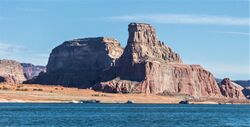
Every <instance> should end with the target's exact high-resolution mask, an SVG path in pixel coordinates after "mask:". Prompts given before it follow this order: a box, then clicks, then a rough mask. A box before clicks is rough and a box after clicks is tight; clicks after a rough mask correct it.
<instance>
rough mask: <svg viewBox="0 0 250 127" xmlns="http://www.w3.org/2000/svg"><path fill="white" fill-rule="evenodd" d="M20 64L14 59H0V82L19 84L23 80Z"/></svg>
mask: <svg viewBox="0 0 250 127" xmlns="http://www.w3.org/2000/svg"><path fill="white" fill-rule="evenodd" d="M25 80H26V78H25V77H24V72H23V68H22V66H21V64H20V63H19V62H17V61H14V60H0V82H6V83H13V84H20V83H22V82H23V81H25Z"/></svg>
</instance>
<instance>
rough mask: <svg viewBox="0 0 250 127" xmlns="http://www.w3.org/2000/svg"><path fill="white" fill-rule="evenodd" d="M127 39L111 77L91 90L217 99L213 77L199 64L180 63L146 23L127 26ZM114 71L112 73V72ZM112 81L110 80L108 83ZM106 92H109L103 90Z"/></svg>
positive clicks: (177, 56)
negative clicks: (169, 93)
mask: <svg viewBox="0 0 250 127" xmlns="http://www.w3.org/2000/svg"><path fill="white" fill-rule="evenodd" d="M128 30H129V38H128V42H127V46H126V48H125V50H124V53H123V54H122V56H121V57H120V58H119V59H118V62H117V66H116V67H115V69H114V70H116V71H115V72H116V73H115V74H109V75H113V77H112V78H110V77H109V78H106V77H105V76H104V78H103V79H104V80H103V81H104V82H101V83H98V84H96V85H95V86H94V87H93V89H95V90H101V91H104V92H123V93H127V92H135V93H141V92H143V93H161V92H164V91H168V92H173V93H183V94H189V95H192V96H196V97H208V96H209V97H211V96H213V97H219V96H221V93H220V89H219V87H218V86H217V83H216V81H215V79H214V77H213V75H212V74H211V73H210V72H208V71H206V70H205V69H203V68H202V67H201V66H198V65H186V64H183V63H182V60H181V58H180V56H179V55H178V54H177V53H175V52H173V51H172V49H171V48H169V47H168V46H166V45H164V43H163V42H161V41H159V40H158V39H157V37H156V33H155V29H154V28H153V27H152V26H150V25H149V24H137V23H131V24H129V29H128ZM111 72H113V71H111ZM110 80H111V81H110ZM106 90H108V91H106Z"/></svg>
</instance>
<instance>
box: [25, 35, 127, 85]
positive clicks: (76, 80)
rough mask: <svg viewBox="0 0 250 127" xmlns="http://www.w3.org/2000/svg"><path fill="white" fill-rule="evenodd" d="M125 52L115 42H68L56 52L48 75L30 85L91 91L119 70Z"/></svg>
mask: <svg viewBox="0 0 250 127" xmlns="http://www.w3.org/2000/svg"><path fill="white" fill-rule="evenodd" d="M122 52H123V49H122V48H121V47H120V44H119V42H117V41H116V40H114V39H112V38H103V37H98V38H84V39H76V40H72V41H66V42H64V43H63V44H61V45H60V46H58V47H56V48H55V49H53V51H52V53H51V54H50V57H49V62H48V65H47V72H46V73H41V74H40V75H39V76H38V77H36V78H35V79H32V80H31V81H29V82H30V83H40V84H54V85H63V86H70V87H80V88H88V87H90V86H91V85H92V84H94V83H96V82H98V81H99V80H100V79H99V78H100V75H101V74H102V73H103V71H105V70H108V69H109V68H111V67H112V66H115V64H116V60H117V59H118V58H119V57H120V55H121V54H122Z"/></svg>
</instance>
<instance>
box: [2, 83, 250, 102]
mask: <svg viewBox="0 0 250 127" xmlns="http://www.w3.org/2000/svg"><path fill="white" fill-rule="evenodd" d="M79 100H99V101H100V102H101V103H126V102H127V101H129V100H130V101H133V102H134V103H151V104H155V103H159V104H178V103H179V102H180V101H182V100H184V98H183V97H180V96H178V97H174V96H161V95H153V94H112V93H102V92H96V91H93V90H89V89H78V88H66V87H62V86H48V85H37V84H32V85H30V84H0V102H2V103H4V102H16V103H69V102H72V101H79ZM190 102H191V103H194V104H218V103H228V104H230V103H249V101H246V100H225V99H201V100H193V101H192V100H191V101H190Z"/></svg>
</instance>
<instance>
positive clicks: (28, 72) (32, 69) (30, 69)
mask: <svg viewBox="0 0 250 127" xmlns="http://www.w3.org/2000/svg"><path fill="white" fill-rule="evenodd" d="M21 65H22V67H23V72H24V74H25V77H26V79H28V80H30V79H32V78H33V77H35V76H38V75H39V73H40V72H46V67H45V66H37V65H33V64H30V63H21Z"/></svg>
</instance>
